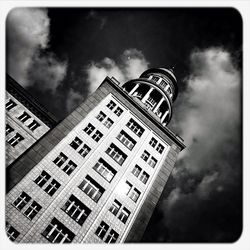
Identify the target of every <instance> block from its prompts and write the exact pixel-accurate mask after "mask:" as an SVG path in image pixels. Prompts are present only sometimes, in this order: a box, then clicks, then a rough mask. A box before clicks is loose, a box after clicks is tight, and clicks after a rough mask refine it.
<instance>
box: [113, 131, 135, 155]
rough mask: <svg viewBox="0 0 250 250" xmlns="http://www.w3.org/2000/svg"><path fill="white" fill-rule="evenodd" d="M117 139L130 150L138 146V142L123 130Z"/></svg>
mask: <svg viewBox="0 0 250 250" xmlns="http://www.w3.org/2000/svg"><path fill="white" fill-rule="evenodd" d="M117 139H118V140H119V141H120V142H121V143H122V144H123V145H125V146H126V147H127V148H128V149H130V150H132V149H133V147H134V146H135V144H136V141H135V140H134V139H133V138H132V137H130V136H129V135H128V134H127V133H126V132H124V131H123V130H122V131H121V132H120V133H119V135H118V136H117Z"/></svg>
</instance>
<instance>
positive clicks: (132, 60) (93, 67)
mask: <svg viewBox="0 0 250 250" xmlns="http://www.w3.org/2000/svg"><path fill="white" fill-rule="evenodd" d="M148 66H149V62H148V61H147V60H146V59H145V57H144V55H143V54H142V52H141V51H139V50H137V49H127V50H125V51H124V52H123V53H122V55H121V56H120V61H119V62H115V61H114V60H113V59H111V58H108V57H106V58H104V59H103V60H102V61H100V62H91V63H90V64H89V65H88V66H87V68H86V73H87V81H88V83H89V92H90V93H92V92H94V91H95V89H96V88H97V87H98V86H99V85H100V83H101V82H102V81H103V80H104V79H105V77H106V76H109V77H112V76H113V77H115V78H116V79H117V80H118V81H120V82H125V81H127V80H129V79H133V78H137V77H139V76H140V74H141V73H142V72H143V71H145V70H146V69H147V68H148Z"/></svg>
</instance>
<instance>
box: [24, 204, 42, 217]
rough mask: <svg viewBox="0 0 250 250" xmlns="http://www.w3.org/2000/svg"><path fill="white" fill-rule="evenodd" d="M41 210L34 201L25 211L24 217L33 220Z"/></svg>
mask: <svg viewBox="0 0 250 250" xmlns="http://www.w3.org/2000/svg"><path fill="white" fill-rule="evenodd" d="M41 209H42V207H41V206H40V205H39V204H38V203H37V202H36V201H33V202H32V203H31V205H30V206H29V207H28V208H27V209H26V210H25V212H24V215H25V216H26V217H27V218H29V219H30V220H32V219H33V218H34V217H35V216H36V215H37V214H38V212H39V211H40V210H41Z"/></svg>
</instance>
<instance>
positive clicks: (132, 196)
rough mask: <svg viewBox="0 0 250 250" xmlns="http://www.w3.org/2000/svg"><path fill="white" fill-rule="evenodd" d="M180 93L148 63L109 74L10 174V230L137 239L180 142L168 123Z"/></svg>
mask: <svg viewBox="0 0 250 250" xmlns="http://www.w3.org/2000/svg"><path fill="white" fill-rule="evenodd" d="M177 92H178V88H177V80H176V78H175V76H174V74H173V72H172V70H169V69H164V68H158V69H149V70H147V71H145V72H144V73H143V74H142V75H141V76H140V77H139V78H138V79H134V80H131V81H128V82H126V83H125V84H121V83H119V82H118V81H117V80H115V79H114V78H109V77H106V79H105V80H104V81H103V82H102V84H101V85H100V86H99V88H98V89H97V90H96V91H95V92H94V93H93V94H92V95H91V96H89V97H88V98H87V99H86V101H85V102H84V103H82V104H81V105H80V106H79V107H78V108H76V109H75V110H74V111H73V112H72V113H71V114H70V115H69V116H68V117H66V118H65V119H64V120H63V121H61V122H60V123H59V124H58V125H57V126H56V127H55V128H54V129H52V130H51V131H49V132H48V133H47V134H46V135H45V136H44V137H43V138H42V139H40V140H39V141H38V142H37V143H36V144H35V145H34V146H33V147H32V148H30V149H29V150H27V151H26V153H25V154H24V155H23V156H22V159H21V162H20V161H17V162H15V163H14V164H13V165H12V168H11V169H10V171H9V172H8V173H7V180H9V179H11V183H10V182H8V181H7V191H8V193H7V197H6V222H7V235H8V237H9V238H10V239H11V240H13V241H15V242H22V243H35V242H36V243H48V242H51V243H69V242H72V243H85V242H86V243H104V242H105V243H114V242H117V243H118V242H138V241H140V239H141V237H142V235H143V233H144V230H145V228H146V226H147V223H148V222H149V219H150V217H151V215H152V213H153V210H154V208H155V206H156V204H157V202H158V200H159V198H160V195H161V193H162V191H163V188H164V186H165V184H166V182H167V179H168V177H169V175H170V174H171V171H172V169H173V167H174V164H175V161H176V159H177V155H178V153H179V152H180V151H181V150H182V149H184V147H185V146H184V144H183V141H182V139H181V138H180V137H178V136H177V135H176V134H174V133H173V132H172V131H171V130H170V129H168V127H167V124H168V123H169V121H170V119H171V116H172V103H173V101H174V100H175V99H176V97H177ZM20 172H21V173H22V175H23V176H16V175H15V174H16V173H20ZM13 176H14V177H13ZM15 178H16V179H18V181H16V180H15ZM20 179H21V180H20ZM16 183H17V184H16Z"/></svg>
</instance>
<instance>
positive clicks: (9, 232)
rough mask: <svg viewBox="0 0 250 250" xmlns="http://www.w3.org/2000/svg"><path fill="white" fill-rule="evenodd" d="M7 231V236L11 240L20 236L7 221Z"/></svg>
mask: <svg viewBox="0 0 250 250" xmlns="http://www.w3.org/2000/svg"><path fill="white" fill-rule="evenodd" d="M6 233H7V237H8V238H9V239H10V240H11V241H15V240H16V238H17V237H18V236H19V234H20V233H19V232H18V231H17V230H16V229H15V228H14V227H12V226H11V225H10V224H9V223H8V222H7V223H6Z"/></svg>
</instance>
